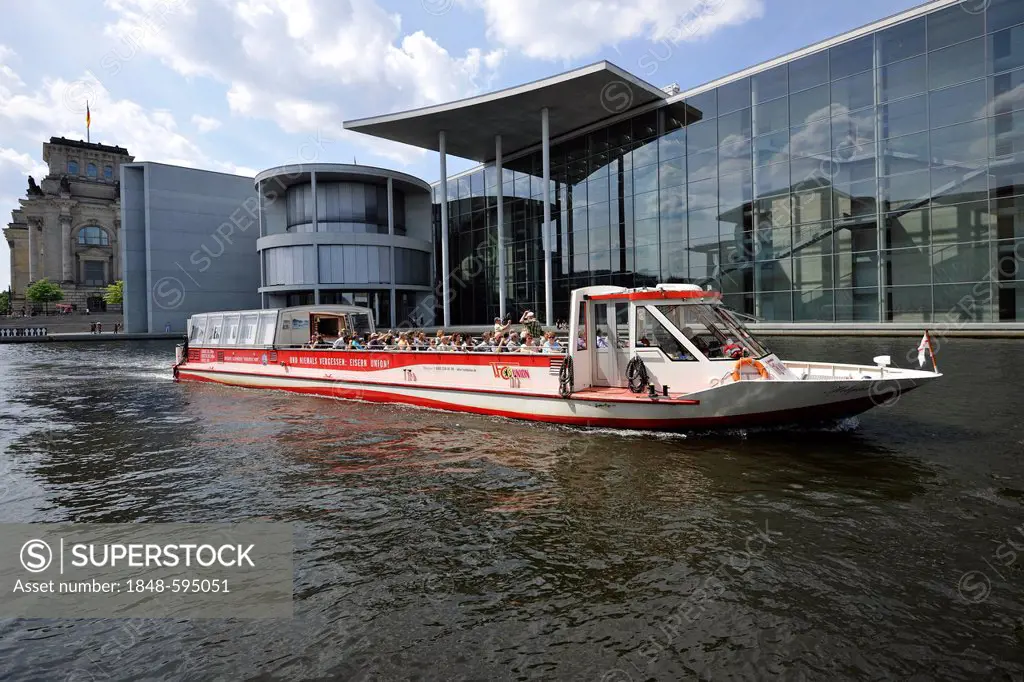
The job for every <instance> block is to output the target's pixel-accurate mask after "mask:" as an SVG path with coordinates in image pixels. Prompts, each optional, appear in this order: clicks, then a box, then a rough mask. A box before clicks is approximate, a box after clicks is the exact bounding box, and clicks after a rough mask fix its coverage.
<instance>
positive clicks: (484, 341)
mask: <svg viewBox="0 0 1024 682" xmlns="http://www.w3.org/2000/svg"><path fill="white" fill-rule="evenodd" d="M493 337H494V332H484V335H483V337H481V339H480V343H478V344H476V345H475V346H474V347H473V350H475V351H478V352H484V351H489V350H491V348H493V346H492V345H491V339H492V338H493Z"/></svg>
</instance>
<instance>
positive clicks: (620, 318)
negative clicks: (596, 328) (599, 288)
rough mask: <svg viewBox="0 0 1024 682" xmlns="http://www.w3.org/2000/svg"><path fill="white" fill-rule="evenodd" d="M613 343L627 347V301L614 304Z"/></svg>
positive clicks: (619, 346)
mask: <svg viewBox="0 0 1024 682" xmlns="http://www.w3.org/2000/svg"><path fill="white" fill-rule="evenodd" d="M614 331H615V343H616V346H617V347H618V348H629V301H618V302H617V303H616V304H615V328H614Z"/></svg>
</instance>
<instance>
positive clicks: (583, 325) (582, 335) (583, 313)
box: [576, 301, 587, 350]
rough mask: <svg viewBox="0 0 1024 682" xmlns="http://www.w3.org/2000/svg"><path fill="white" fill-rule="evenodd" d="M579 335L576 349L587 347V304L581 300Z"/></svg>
mask: <svg viewBox="0 0 1024 682" xmlns="http://www.w3.org/2000/svg"><path fill="white" fill-rule="evenodd" d="M579 316H580V317H579V326H580V330H579V336H578V337H577V339H576V350H586V349H587V304H586V303H585V302H583V301H580V311H579Z"/></svg>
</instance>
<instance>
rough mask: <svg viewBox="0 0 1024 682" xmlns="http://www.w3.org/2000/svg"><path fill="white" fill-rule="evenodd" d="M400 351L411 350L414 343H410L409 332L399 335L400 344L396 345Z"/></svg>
mask: <svg viewBox="0 0 1024 682" xmlns="http://www.w3.org/2000/svg"><path fill="white" fill-rule="evenodd" d="M395 347H396V348H397V349H398V350H411V349H412V342H410V341H409V332H402V333H401V334H399V335H398V343H397V344H395Z"/></svg>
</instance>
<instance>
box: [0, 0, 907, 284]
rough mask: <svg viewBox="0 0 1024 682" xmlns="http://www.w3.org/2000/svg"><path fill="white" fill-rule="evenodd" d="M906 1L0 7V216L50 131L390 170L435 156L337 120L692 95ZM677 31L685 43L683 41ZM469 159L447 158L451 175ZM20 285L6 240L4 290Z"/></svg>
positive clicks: (249, 157) (422, 164) (161, 0)
mask: <svg viewBox="0 0 1024 682" xmlns="http://www.w3.org/2000/svg"><path fill="white" fill-rule="evenodd" d="M916 4H919V3H918V2H914V1H908V0H858V2H834V1H833V2H821V3H811V2H807V1H806V0H560V1H559V2H557V3H552V2H550V0H403V1H399V0H83V1H82V2H76V3H63V2H61V3H58V2H43V3H22V4H18V5H15V4H11V5H9V6H7V7H5V9H4V12H5V21H4V23H3V24H2V25H0V216H2V220H0V223H2V224H3V225H4V226H6V224H7V222H8V221H9V219H10V218H9V216H10V211H11V209H12V208H14V207H15V206H16V205H17V199H18V198H20V197H23V196H24V193H25V188H26V184H27V180H26V176H27V175H29V174H34V175H35V176H36V179H37V180H38V179H40V177H41V175H43V174H44V173H45V169H44V168H43V166H42V143H43V142H44V141H45V140H47V139H49V137H50V136H53V135H65V136H68V137H73V138H82V139H84V137H85V120H84V118H85V117H84V109H85V104H84V102H85V99H88V100H89V102H90V108H91V111H92V120H93V124H92V139H93V141H95V142H104V143H107V144H116V145H120V146H123V147H127V148H128V150H129V152H130V153H132V154H134V155H135V157H136V158H137V159H138V160H146V161H160V162H165V163H176V164H182V165H188V166H193V167H197V168H206V169H211V170H217V171H222V172H229V173H239V174H243V175H251V174H253V173H255V172H256V171H258V170H261V169H263V168H268V167H271V166H277V165H281V164H285V163H294V162H296V161H313V160H315V161H320V162H344V163H349V162H351V161H352V160H353V159H354V158H355V159H357V160H358V162H359V163H361V164H372V165H380V166H386V167H391V168H397V169H400V170H403V171H405V172H408V173H412V174H413V175H417V176H419V177H422V178H424V179H425V180H428V181H434V180H436V179H437V177H438V163H437V155H436V154H431V153H428V152H423V151H421V150H417V149H413V148H410V147H406V146H403V145H397V144H392V143H387V142H381V141H378V140H374V139H372V138H366V137H364V136H360V135H357V134H354V133H351V132H348V131H344V130H342V128H341V124H342V121H345V120H348V119H353V118H361V117H364V116H373V115H377V114H382V113H387V112H392V111H401V110H404V109H409V108H414V107H417V106H425V105H429V104H434V103H438V102H443V101H449V100H451V99H457V98H460V97H465V96H468V95H472V94H476V93H480V92H487V91H490V90H495V89H500V88H503V87H508V86H512V85H517V84H519V83H523V82H527V81H531V80H535V79H537V78H542V77H545V76H549V75H552V74H554V73H558V72H560V71H564V70H567V69H571V68H574V67H578V66H582V65H585V64H589V63H592V62H595V61H598V60H601V59H607V60H609V61H611V62H613V63H615V64H617V65H618V66H620V67H622V68H624V69H626V70H627V71H631V72H633V73H634V74H636V75H638V76H640V77H643V78H645V79H647V80H649V81H650V82H651V83H652V84H654V85H656V86H659V87H661V86H664V85H667V84H669V83H673V82H677V83H679V85H680V86H681V87H682V88H683V89H686V88H688V87H691V86H695V85H699V84H701V83H705V82H707V81H710V80H713V79H715V78H719V77H721V76H724V75H727V74H729V73H731V72H734V71H737V70H739V69H742V68H745V67H748V66H752V65H754V64H757V63H759V62H762V61H765V60H767V59H771V58H773V57H777V56H779V55H782V54H784V53H786V52H790V51H792V50H795V49H798V48H800V47H804V46H806V45H809V44H811V43H814V42H817V41H819V40H822V39H825V38H829V37H831V36H834V35H836V34H839V33H842V32H844V31H847V30H849V29H852V28H856V27H858V26H861V25H863V24H867V23H870V22H872V21H875V20H878V19H881V18H883V17H885V16H888V15H890V14H893V13H896V12H899V11H902V10H904V9H907V8H909V7H912V6H914V5H916ZM680 38H681V40H680ZM472 165H473V164H472V163H470V162H468V161H464V160H461V159H455V158H450V159H449V162H448V169H449V173H454V172H458V171H460V170H463V169H465V168H468V167H470V166H472ZM9 281H10V257H9V254H8V248H7V244H6V241H0V288H3V289H6V288H7V285H8V283H9Z"/></svg>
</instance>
